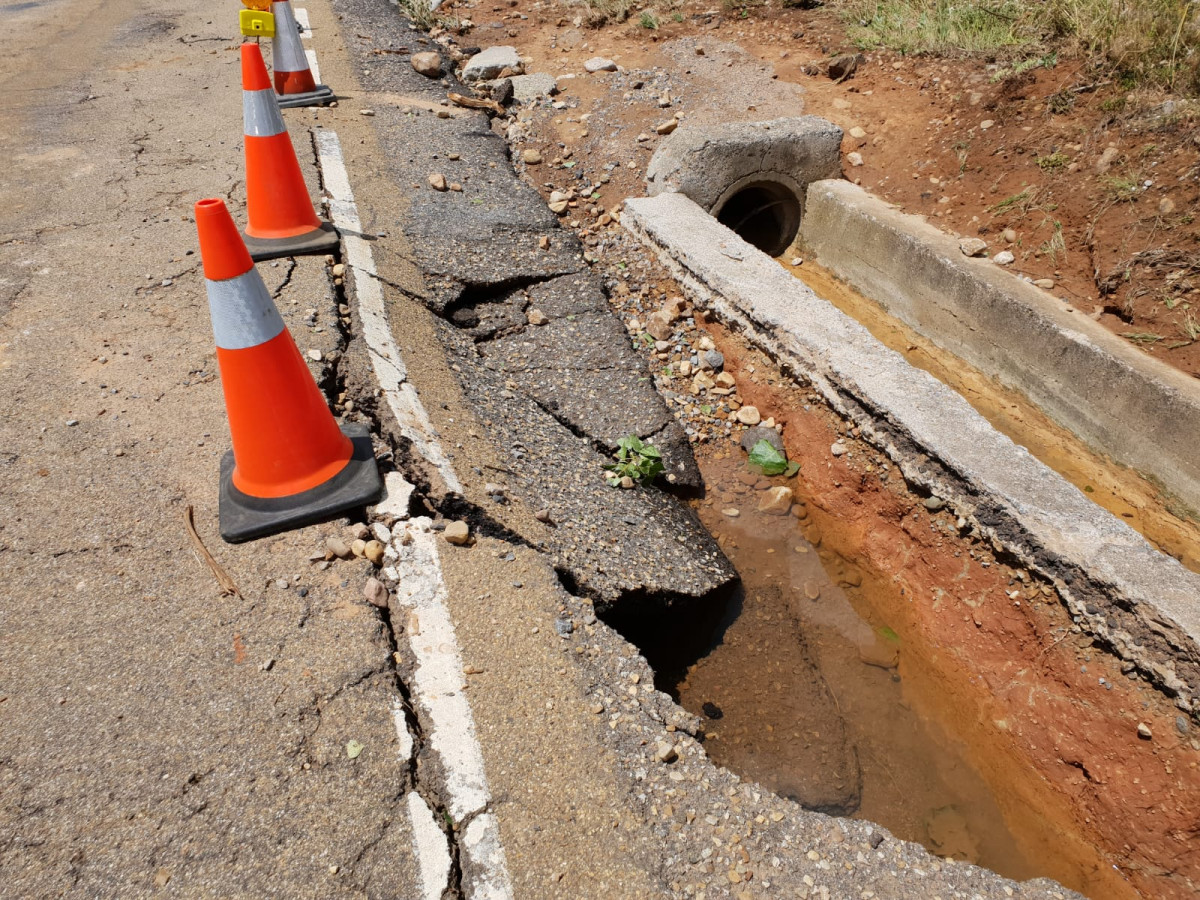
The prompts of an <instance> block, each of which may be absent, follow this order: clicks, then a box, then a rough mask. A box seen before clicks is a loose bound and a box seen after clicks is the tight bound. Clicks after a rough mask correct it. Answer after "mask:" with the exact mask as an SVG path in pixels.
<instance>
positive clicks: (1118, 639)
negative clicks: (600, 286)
mask: <svg viewBox="0 0 1200 900" xmlns="http://www.w3.org/2000/svg"><path fill="white" fill-rule="evenodd" d="M622 224H624V225H625V226H626V227H627V228H629V229H630V230H631V231H633V232H634V233H635V234H637V235H639V236H640V237H642V239H643V240H645V241H646V242H647V243H649V244H650V245H651V246H652V247H654V248H655V249H656V250H657V251H658V254H659V257H660V258H661V259H662V260H663V261H664V263H665V264H666V265H667V266H668V267H670V268H671V269H672V270H673V271H674V272H676V273H677V275H678V277H679V278H680V280H681V282H682V283H683V284H684V285H685V286H686V287H687V288H688V289H689V291H691V292H692V293H693V295H694V296H695V297H696V298H697V299H698V300H699V301H700V302H704V303H707V304H710V305H712V307H713V308H714V309H715V310H716V311H717V313H718V314H719V315H721V316H723V317H725V318H727V319H729V320H731V321H734V322H737V323H739V324H740V325H742V326H744V327H745V328H746V329H747V334H748V335H749V336H751V337H752V338H753V340H754V341H755V342H756V343H758V344H760V345H761V346H763V347H764V348H765V349H766V351H767V352H768V353H770V354H771V355H772V356H773V357H775V358H777V359H781V360H786V361H787V362H788V364H789V365H792V366H794V368H795V369H796V371H798V372H801V373H803V374H804V376H805V377H807V378H809V379H811V380H812V382H813V383H814V385H815V386H816V387H817V388H818V389H819V390H820V391H821V392H822V393H823V394H824V395H825V397H826V399H827V400H828V401H829V402H830V404H831V405H832V406H833V407H834V408H835V409H838V410H840V411H842V412H843V414H845V415H846V416H848V417H849V418H851V419H853V420H854V421H855V423H856V424H857V425H858V427H859V428H861V429H862V431H863V432H864V433H865V434H867V435H868V436H869V439H870V440H871V441H872V442H873V443H875V444H876V445H877V446H879V447H880V448H881V449H883V450H885V451H886V452H888V454H889V455H890V456H892V457H893V459H894V460H895V461H896V462H897V464H898V465H899V466H900V467H901V469H902V470H903V471H904V474H905V477H906V478H908V479H909V480H910V481H912V482H915V483H916V484H919V485H923V486H925V487H926V488H928V489H929V490H932V491H933V492H934V493H936V494H937V495H938V496H939V497H943V498H947V499H949V500H950V501H951V503H952V504H953V505H954V507H955V508H956V509H957V510H959V512H960V514H961V515H963V516H965V517H966V518H967V519H968V520H971V521H973V522H974V523H976V524H977V525H978V526H979V527H980V528H982V529H983V530H984V532H985V533H987V534H989V535H991V536H992V537H993V538H994V540H996V541H997V542H998V543H1000V544H1001V545H1002V546H1004V547H1005V548H1006V549H1007V550H1009V551H1010V552H1012V553H1014V554H1015V555H1016V556H1017V557H1018V558H1019V559H1021V560H1022V561H1023V562H1024V563H1026V564H1027V565H1029V566H1031V567H1032V568H1034V569H1036V570H1038V571H1040V572H1042V573H1043V574H1045V575H1046V576H1047V577H1049V578H1050V579H1052V580H1053V581H1054V582H1055V584H1056V585H1057V586H1058V588H1059V591H1060V592H1061V593H1062V595H1063V596H1064V597H1066V598H1068V601H1069V603H1070V605H1071V610H1072V612H1073V613H1074V614H1075V615H1076V616H1077V617H1078V621H1079V623H1080V624H1081V626H1082V627H1083V628H1084V629H1086V630H1087V631H1089V632H1090V633H1092V634H1094V635H1095V636H1096V637H1097V638H1098V639H1100V640H1101V641H1103V642H1104V643H1105V644H1106V645H1107V646H1111V647H1113V648H1114V649H1115V650H1116V651H1117V652H1118V653H1119V654H1120V655H1121V656H1122V657H1124V658H1126V659H1128V660H1130V661H1132V662H1133V663H1134V664H1135V665H1137V666H1138V667H1139V668H1140V669H1141V670H1142V672H1143V673H1144V674H1145V675H1146V676H1147V677H1149V678H1150V679H1151V680H1152V681H1154V682H1155V683H1157V684H1159V685H1160V686H1161V687H1163V688H1164V689H1165V690H1166V691H1168V692H1169V693H1170V694H1171V695H1173V696H1176V697H1177V700H1176V702H1177V705H1179V706H1180V708H1182V709H1185V710H1189V711H1192V712H1193V714H1196V713H1200V699H1198V698H1197V696H1196V695H1197V692H1200V645H1198V641H1200V609H1198V608H1197V606H1196V598H1197V597H1200V576H1197V575H1196V574H1194V573H1192V572H1190V571H1188V570H1187V569H1185V568H1184V567H1183V566H1182V565H1180V564H1179V563H1178V562H1177V561H1176V560H1174V559H1172V558H1171V557H1169V556H1166V555H1164V554H1162V553H1160V552H1158V551H1157V550H1155V549H1154V548H1153V547H1151V546H1150V544H1148V543H1147V542H1146V541H1145V539H1144V538H1142V537H1141V535H1139V534H1138V533H1137V532H1135V531H1134V530H1133V529H1131V528H1130V527H1129V526H1127V525H1125V524H1124V523H1123V522H1121V521H1120V520H1119V519H1117V518H1116V517H1114V516H1112V515H1111V514H1109V513H1108V512H1106V511H1104V510H1103V509H1101V508H1100V507H1098V506H1096V505H1095V504H1093V503H1092V502H1091V501H1089V500H1088V499H1087V498H1086V497H1085V496H1084V495H1083V494H1082V493H1081V492H1080V491H1078V490H1076V489H1075V488H1074V487H1073V486H1071V485H1070V484H1069V483H1067V482H1066V481H1065V480H1064V479H1063V478H1061V477H1060V476H1059V475H1057V474H1056V473H1055V472H1053V471H1051V470H1050V469H1049V468H1047V467H1046V466H1044V465H1043V464H1042V463H1040V462H1038V461H1037V460H1036V459H1034V458H1033V457H1032V456H1031V455H1030V454H1029V452H1028V451H1027V450H1025V449H1024V448H1022V447H1019V446H1017V445H1015V444H1013V443H1012V441H1010V440H1009V439H1008V438H1007V437H1004V436H1003V435H1001V434H1000V433H998V432H997V431H995V430H994V429H993V428H992V427H991V425H989V424H988V423H987V421H986V420H984V419H983V417H982V416H980V415H979V414H978V413H976V412H975V411H974V410H973V409H972V408H971V407H970V406H969V405H968V404H967V402H966V401H965V400H963V398H962V397H960V396H959V395H958V394H956V393H955V392H954V391H952V390H951V389H949V388H947V387H946V386H944V385H943V384H941V382H939V381H937V380H936V379H934V378H933V377H932V376H930V375H929V374H927V373H925V372H923V371H920V370H918V369H914V368H912V367H911V366H910V365H908V363H907V362H905V360H904V359H903V357H901V356H900V355H899V354H897V353H895V352H893V351H891V350H888V349H887V348H885V347H884V346H883V345H882V344H880V343H879V342H878V341H876V340H875V338H873V337H872V336H871V335H870V334H869V333H868V332H867V330H866V329H865V328H863V327H862V326H861V325H859V324H858V323H857V322H854V321H853V320H852V319H850V318H848V317H847V316H845V315H844V314H842V313H841V312H839V311H838V310H836V309H835V308H834V307H833V306H832V305H831V304H828V303H826V302H825V301H823V300H821V299H820V298H819V297H818V296H817V295H816V294H814V293H813V292H812V291H811V290H810V289H809V288H808V287H807V286H805V285H804V284H803V283H801V282H800V281H798V280H796V279H795V278H793V277H791V276H790V275H789V274H787V273H786V272H784V271H783V269H782V268H781V267H780V266H779V265H778V264H777V263H776V262H775V261H774V260H772V259H770V258H769V257H767V256H766V255H765V254H762V253H760V252H759V251H757V250H755V249H754V248H753V247H751V246H750V245H748V244H746V243H745V242H744V241H742V240H741V239H740V238H738V237H737V235H735V234H733V232H731V231H729V230H728V229H727V228H725V227H724V226H722V225H721V224H720V223H718V222H717V221H716V220H714V219H713V218H712V217H711V216H709V215H708V214H707V213H705V212H704V210H702V209H701V208H700V207H698V206H697V205H696V204H695V203H693V202H692V201H691V200H689V199H688V198H686V197H684V196H683V195H681V194H662V195H660V196H658V197H655V198H652V199H634V200H630V201H628V202H627V204H626V213H625V215H624V216H623V218H622Z"/></svg>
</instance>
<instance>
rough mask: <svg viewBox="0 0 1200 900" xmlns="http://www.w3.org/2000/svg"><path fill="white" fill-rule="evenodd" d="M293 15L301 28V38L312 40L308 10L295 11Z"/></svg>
mask: <svg viewBox="0 0 1200 900" xmlns="http://www.w3.org/2000/svg"><path fill="white" fill-rule="evenodd" d="M292 15H293V16H295V18H296V24H297V25H299V26H300V37H302V38H311V37H312V26H311V25H309V24H308V10H307V9H293V10H292Z"/></svg>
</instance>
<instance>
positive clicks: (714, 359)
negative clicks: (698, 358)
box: [704, 350, 725, 369]
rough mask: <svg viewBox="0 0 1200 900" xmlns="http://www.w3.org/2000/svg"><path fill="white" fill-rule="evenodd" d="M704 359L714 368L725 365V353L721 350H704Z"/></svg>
mask: <svg viewBox="0 0 1200 900" xmlns="http://www.w3.org/2000/svg"><path fill="white" fill-rule="evenodd" d="M704 361H705V362H706V363H708V365H709V366H710V367H711V368H713V369H719V368H721V367H722V366H723V365H725V354H723V353H722V352H721V351H720V350H706V351H704Z"/></svg>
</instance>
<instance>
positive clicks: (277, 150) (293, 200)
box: [242, 43, 338, 260]
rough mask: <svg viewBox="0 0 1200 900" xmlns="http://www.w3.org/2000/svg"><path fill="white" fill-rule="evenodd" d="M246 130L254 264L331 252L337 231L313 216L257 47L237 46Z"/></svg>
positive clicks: (249, 238)
mask: <svg viewBox="0 0 1200 900" xmlns="http://www.w3.org/2000/svg"><path fill="white" fill-rule="evenodd" d="M242 113H243V118H244V119H245V123H246V127H245V131H246V217H247V219H248V220H249V223H248V224H247V225H246V231H245V237H246V248H247V249H248V250H249V251H250V256H251V257H252V258H253V259H255V260H264V259H274V258H275V257H277V256H296V255H297V254H302V253H331V252H333V250H335V249H336V248H337V245H338V233H337V231H336V230H335V229H334V227H333V226H332V225H330V224H329V223H328V222H323V221H321V220H320V219H318V218H317V214H316V213H315V212H313V205H312V200H310V199H309V196H308V187H307V186H306V185H305V184H304V174H303V173H302V172H301V171H300V163H299V162H298V161H297V160H296V151H295V150H294V149H293V148H292V139H291V138H289V137H288V133H287V128H286V126H284V124H283V116H282V115H281V114H280V112H279V104H278V103H277V102H276V100H275V92H274V91H273V90H272V89H271V80H270V78H268V77H267V66H266V64H265V63H264V62H263V58H262V52H261V51H260V50H259V49H258V44H250V43H246V44H242Z"/></svg>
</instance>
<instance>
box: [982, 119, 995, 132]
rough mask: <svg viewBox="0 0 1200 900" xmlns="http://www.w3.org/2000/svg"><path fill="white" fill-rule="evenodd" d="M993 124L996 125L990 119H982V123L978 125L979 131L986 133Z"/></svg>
mask: <svg viewBox="0 0 1200 900" xmlns="http://www.w3.org/2000/svg"><path fill="white" fill-rule="evenodd" d="M995 124H996V123H995V122H993V121H992V120H991V119H984V120H983V121H982V122H980V123H979V130H980V131H987V130H988V129H989V128H991V127H992V126H993V125H995Z"/></svg>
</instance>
